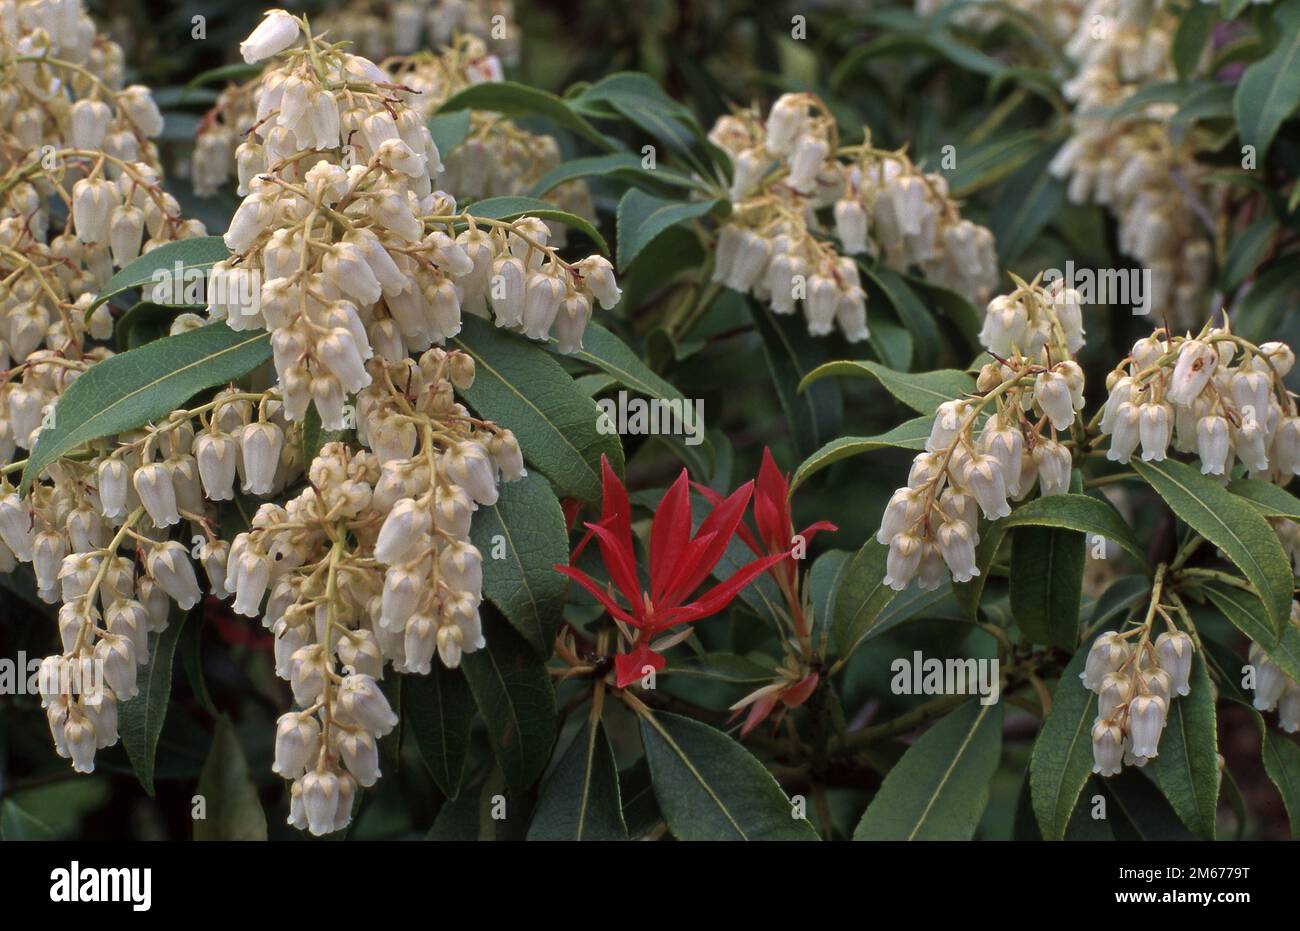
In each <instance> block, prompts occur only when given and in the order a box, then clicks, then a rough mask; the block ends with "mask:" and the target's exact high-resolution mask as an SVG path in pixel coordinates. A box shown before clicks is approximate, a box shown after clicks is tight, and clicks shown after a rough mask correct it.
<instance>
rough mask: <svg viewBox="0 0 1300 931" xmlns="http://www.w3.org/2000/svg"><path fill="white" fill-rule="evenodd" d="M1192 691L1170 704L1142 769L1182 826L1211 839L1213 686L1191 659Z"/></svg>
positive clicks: (1215, 774) (1215, 775)
mask: <svg viewBox="0 0 1300 931" xmlns="http://www.w3.org/2000/svg"><path fill="white" fill-rule="evenodd" d="M1188 684H1189V688H1190V689H1191V691H1190V692H1189V693H1188V694H1187V695H1184V696H1182V697H1175V698H1174V699H1173V701H1172V702H1171V703H1170V708H1169V717H1168V720H1167V721H1166V722H1165V729H1164V733H1162V734H1161V735H1160V747H1159V751H1160V752H1159V754H1158V755H1157V756H1156V757H1155V758H1154V759H1152V760H1151V761H1150V762H1149V763H1147V765H1146V770H1147V774H1148V775H1149V776H1150V777H1151V778H1152V779H1153V780H1154V781H1155V784H1156V785H1157V786H1158V787H1159V788H1160V791H1161V793H1163V795H1164V797H1165V798H1166V799H1168V800H1169V804H1170V805H1171V806H1172V807H1173V809H1174V811H1175V812H1177V813H1178V817H1179V818H1180V819H1182V822H1183V824H1185V825H1187V827H1188V828H1190V829H1191V831H1192V833H1194V834H1196V835H1197V836H1198V837H1202V838H1204V839H1206V840H1214V810H1215V808H1216V807H1217V806H1218V801H1219V736H1218V730H1217V728H1216V725H1215V714H1214V694H1215V693H1214V685H1213V684H1212V683H1211V682H1210V675H1209V673H1208V672H1206V670H1205V660H1204V659H1203V658H1202V657H1201V656H1200V655H1199V654H1195V655H1193V656H1192V676H1191V680H1190V682H1189V683H1188Z"/></svg>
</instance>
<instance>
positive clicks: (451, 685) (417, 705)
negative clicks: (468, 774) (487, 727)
mask: <svg viewBox="0 0 1300 931" xmlns="http://www.w3.org/2000/svg"><path fill="white" fill-rule="evenodd" d="M402 720H403V721H404V722H405V723H406V726H407V727H408V728H410V731H411V733H412V734H414V735H415V742H416V744H417V745H418V746H419V748H420V756H421V757H422V758H423V759H424V763H425V765H426V766H428V767H429V773H430V775H432V776H433V781H434V782H435V783H437V784H438V789H439V790H440V791H441V792H442V794H443V795H445V796H447V798H452V799H454V798H456V797H457V796H458V795H460V789H461V784H462V782H463V780H464V778H465V760H466V758H467V757H468V756H469V735H470V728H471V726H472V725H473V723H474V696H473V695H472V694H471V693H470V690H469V683H468V682H467V681H466V680H465V675H464V673H462V672H461V671H459V670H456V669H448V668H446V667H445V666H443V665H442V663H440V662H435V663H433V664H432V666H431V668H430V671H429V674H428V675H424V676H416V675H405V676H402Z"/></svg>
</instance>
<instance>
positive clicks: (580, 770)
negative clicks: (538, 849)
mask: <svg viewBox="0 0 1300 931" xmlns="http://www.w3.org/2000/svg"><path fill="white" fill-rule="evenodd" d="M528 839H529V840H627V825H626V824H624V822H623V803H622V800H621V799H620V797H619V791H618V767H617V765H615V763H614V750H613V748H611V747H610V745H609V739H608V738H607V737H606V736H605V729H604V728H603V727H602V726H601V724H600V722H599V721H596V722H594V723H593V722H592V721H591V720H588V721H586V722H585V723H584V724H583V725H582V729H581V730H580V731H578V733H577V736H575V737H574V738H573V742H572V743H571V744H569V749H568V750H567V751H565V754H564V756H562V757H561V758H560V762H559V763H558V764H557V765H556V767H555V769H554V770H553V771H552V772H551V774H550V775H549V776H548V777H546V781H545V782H544V783H542V793H541V797H540V798H539V799H538V800H537V809H536V810H535V811H534V813H533V823H532V825H530V826H529V828H528Z"/></svg>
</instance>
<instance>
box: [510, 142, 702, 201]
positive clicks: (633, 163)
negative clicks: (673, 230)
mask: <svg viewBox="0 0 1300 931" xmlns="http://www.w3.org/2000/svg"><path fill="white" fill-rule="evenodd" d="M593 177H600V178H616V179H618V180H619V181H626V182H628V183H631V184H638V183H639V184H649V185H654V186H656V187H657V186H660V185H667V186H669V187H678V188H689V189H692V190H695V189H698V188H699V187H700V183H699V182H698V181H696V180H695V179H694V178H690V177H687V176H686V175H684V174H682V173H681V172H677V171H673V170H672V169H671V168H660V167H658V166H656V167H654V168H645V167H643V165H642V158H641V156H640V155H636V154H634V153H632V152H612V153H610V154H609V155H592V156H589V157H587V158H574V159H570V160H569V161H567V162H561V163H560V164H559V165H556V166H555V167H554V168H552V169H551V170H550V171H548V172H547V173H546V174H544V175H542V176H541V177H540V178H539V179H537V182H536V183H535V184H534V185H533V189H532V190H531V191H529V194H531V195H532V196H533V197H542V196H543V195H545V194H546V193H547V192H548V191H551V190H554V189H555V188H557V187H559V186H560V185H561V184H565V183H566V182H569V181H573V180H576V179H578V178H593Z"/></svg>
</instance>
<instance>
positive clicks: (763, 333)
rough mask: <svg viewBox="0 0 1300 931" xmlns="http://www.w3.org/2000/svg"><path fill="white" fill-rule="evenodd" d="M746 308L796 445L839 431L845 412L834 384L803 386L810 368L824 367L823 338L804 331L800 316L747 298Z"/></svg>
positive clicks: (814, 443)
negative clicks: (778, 312)
mask: <svg viewBox="0 0 1300 931" xmlns="http://www.w3.org/2000/svg"><path fill="white" fill-rule="evenodd" d="M749 304H750V312H751V313H752V315H753V318H754V323H755V325H756V326H757V328H758V334H759V336H760V337H761V338H762V342H763V358H764V359H765V360H766V361H767V367H768V371H769V372H770V373H771V375H772V387H773V388H774V389H775V390H776V395H777V398H778V399H779V400H780V402H781V409H782V410H783V411H784V412H785V416H786V420H787V421H788V422H789V424H790V431H791V432H792V433H793V434H794V437H795V440H796V442H797V444H798V447H799V450H800V451H801V452H803V453H804V454H805V455H806V454H807V453H810V452H812V451H813V450H814V449H817V448H818V447H819V446H822V445H824V444H826V443H828V442H830V440H831V438H832V437H834V436H835V435H836V434H837V433H838V432H839V425H840V419H841V417H842V416H843V413H844V399H843V397H842V396H841V393H840V388H839V386H838V385H836V384H833V383H828V384H824V385H814V386H812V388H811V389H810V390H807V391H805V390H804V386H805V385H807V384H808V382H809V380H810V375H809V372H811V371H812V370H814V369H816V368H818V367H819V366H820V367H821V368H825V367H826V366H825V365H822V364H821V363H822V362H823V360H824V359H825V358H826V355H827V353H826V347H825V345H824V342H825V341H824V340H818V339H816V338H814V337H812V336H809V335H808V331H807V329H805V327H804V325H803V321H802V320H798V319H796V318H795V317H793V316H778V315H776V314H773V313H772V312H771V311H770V310H769V309H768V308H766V307H759V306H757V305H756V304H754V303H753V302H749Z"/></svg>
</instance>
